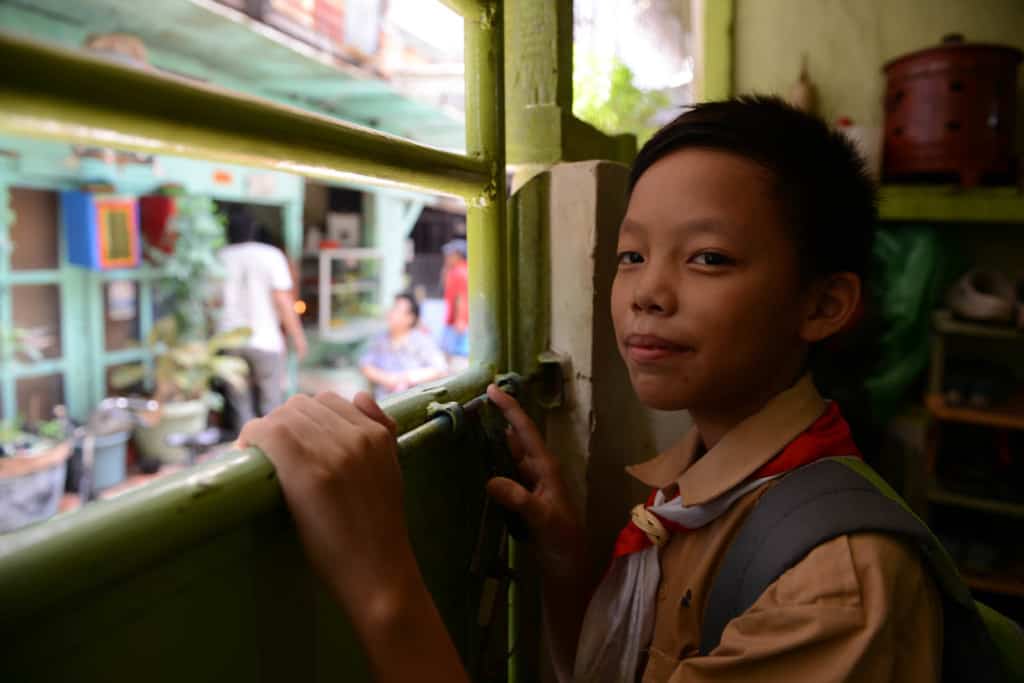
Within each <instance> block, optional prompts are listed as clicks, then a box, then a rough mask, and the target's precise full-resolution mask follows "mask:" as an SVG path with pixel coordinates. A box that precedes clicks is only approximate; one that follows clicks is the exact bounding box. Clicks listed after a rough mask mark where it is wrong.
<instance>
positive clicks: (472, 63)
mask: <svg viewBox="0 0 1024 683" xmlns="http://www.w3.org/2000/svg"><path fill="white" fill-rule="evenodd" d="M501 17H502V12H501V7H500V3H495V5H493V6H492V8H491V10H490V11H488V12H485V13H483V14H480V15H479V16H478V17H476V18H468V17H467V18H466V20H465V22H464V25H465V55H466V57H465V58H466V152H467V154H469V155H470V156H471V157H474V158H478V159H481V160H486V161H487V162H488V163H489V164H490V165H491V181H490V185H489V186H488V188H487V191H486V200H485V201H482V202H469V203H468V204H467V207H466V225H467V235H468V238H469V239H468V242H469V292H470V302H469V303H470V313H471V315H470V321H469V325H470V340H471V344H470V359H471V361H472V362H474V363H481V364H488V365H492V366H493V368H494V371H495V372H500V371H502V370H503V369H504V368H507V367H508V355H507V353H508V350H507V344H506V339H505V332H506V330H507V329H508V323H507V319H506V306H507V302H506V301H505V297H504V292H505V286H506V283H505V273H506V263H505V258H506V250H505V246H506V245H505V240H506V234H505V227H506V224H505V195H506V190H505V110H504V102H505V78H504V74H505V69H504V57H503V52H504V40H503V33H502V22H501Z"/></svg>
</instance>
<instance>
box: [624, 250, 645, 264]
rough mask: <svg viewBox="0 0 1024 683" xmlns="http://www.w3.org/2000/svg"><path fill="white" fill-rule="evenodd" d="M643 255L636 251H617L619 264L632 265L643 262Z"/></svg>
mask: <svg viewBox="0 0 1024 683" xmlns="http://www.w3.org/2000/svg"><path fill="white" fill-rule="evenodd" d="M643 262H644V257H643V256H641V255H640V253H639V252H636V251H620V252H619V265H620V266H634V265H636V264H638V263H643Z"/></svg>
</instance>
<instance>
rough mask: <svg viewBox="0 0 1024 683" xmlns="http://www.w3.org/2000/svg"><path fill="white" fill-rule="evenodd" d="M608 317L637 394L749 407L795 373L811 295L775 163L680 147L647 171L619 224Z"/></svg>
mask: <svg viewBox="0 0 1024 683" xmlns="http://www.w3.org/2000/svg"><path fill="white" fill-rule="evenodd" d="M618 254H619V255H618V259H619V262H618V270H617V274H616V276H615V282H614V285H613V287H612V302H611V305H612V318H613V320H614V323H615V334H616V337H617V340H618V344H619V352H620V353H621V354H622V357H623V358H624V359H625V361H626V365H627V367H628V368H629V374H630V379H631V381H632V383H633V387H634V389H635V390H636V392H637V394H638V395H639V397H640V400H641V401H642V402H643V403H644V404H645V405H647V406H649V407H652V408H657V409H660V410H681V409H689V410H694V411H696V410H726V411H728V410H742V409H743V408H744V407H745V404H748V403H749V405H750V407H751V408H752V409H756V407H757V406H759V405H762V404H763V402H764V401H767V400H768V399H769V398H771V396H773V395H774V394H775V393H778V392H779V391H782V390H783V389H786V388H788V386H789V385H790V384H791V383H792V382H793V381H794V380H795V379H796V378H797V376H798V375H799V373H800V369H801V367H802V364H803V361H804V356H805V354H806V349H807V343H806V341H805V340H804V338H803V337H802V335H801V330H802V327H803V324H804V320H805V318H806V316H807V307H808V303H809V302H808V298H809V294H808V292H807V291H805V290H806V289H807V288H806V287H803V286H802V284H801V283H802V280H801V277H800V270H799V262H798V254H797V247H796V243H795V241H794V240H793V238H792V237H791V236H790V230H789V229H788V227H787V225H786V224H785V222H784V220H783V218H782V215H781V212H780V210H779V206H778V204H777V200H776V199H775V196H774V194H773V188H772V179H771V176H770V175H769V173H768V171H766V170H765V169H763V168H762V167H761V166H759V165H757V164H755V163H754V162H752V161H749V160H746V159H744V158H742V157H739V156H736V155H732V154H729V153H726V152H721V151H715V150H710V149H698V148H695V149H683V150H680V151H677V152H673V153H671V154H669V155H667V156H666V157H664V158H662V159H660V160H658V161H657V162H656V163H655V164H653V165H652V166H651V167H650V168H649V169H648V170H647V171H646V172H645V173H644V174H643V175H642V176H641V177H640V179H639V181H638V182H637V184H636V187H635V188H634V190H633V194H632V196H631V198H630V201H629V207H628V209H627V211H626V217H625V219H624V221H623V224H622V227H621V229H620V233H619V245H618Z"/></svg>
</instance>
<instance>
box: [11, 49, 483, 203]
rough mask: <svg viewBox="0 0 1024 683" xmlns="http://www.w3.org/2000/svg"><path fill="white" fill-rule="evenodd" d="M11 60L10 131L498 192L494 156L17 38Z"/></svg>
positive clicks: (474, 193) (442, 188) (329, 175)
mask: <svg viewBox="0 0 1024 683" xmlns="http://www.w3.org/2000/svg"><path fill="white" fill-rule="evenodd" d="M0 63H3V64H17V65H18V68H17V69H4V70H2V71H0V101H2V102H3V103H4V104H3V107H2V109H0V131H4V132H8V133H12V134H15V135H28V136H33V137H43V138H50V139H58V140H65V141H68V142H74V143H78V144H91V145H100V146H105V147H115V148H124V149H133V150H139V151H143V152H150V153H156V154H171V155H176V156H184V157H191V158H199V159H208V160H212V161H221V162H228V163H237V164H242V165H246V166H254V167H258V168H269V169H272V170H275V171H284V172H289V173H296V174H300V175H304V176H309V177H317V178H322V179H324V180H328V181H332V182H344V181H346V180H351V179H353V178H355V177H361V178H373V179H374V180H373V181H372V182H374V183H378V184H385V185H388V184H398V185H403V186H407V187H414V188H419V189H423V190H428V191H437V192H441V193H444V194H451V195H456V196H461V197H465V198H467V199H468V200H470V201H474V202H483V203H489V202H490V201H491V199H492V197H491V195H490V193H491V192H492V191H493V188H492V187H489V185H490V183H491V181H492V179H493V167H492V162H493V159H489V158H486V157H481V156H475V157H467V156H462V155H458V154H452V153H450V152H444V151H441V150H438V149H435V148H432V147H427V146H424V145H420V144H417V143H414V142H410V141H408V140H403V139H399V138H394V137H391V136H388V135H384V134H381V133H378V132H376V131H372V130H369V129H366V128H362V127H360V126H355V125H351V124H346V123H342V122H340V121H337V120H332V119H330V118H327V117H325V116H319V115H317V114H311V113H308V112H305V111H302V110H299V109H295V108H291V107H286V106H282V105H276V104H272V103H270V102H267V101H265V100H261V99H259V98H255V97H250V96H246V95H241V94H237V93H232V92H228V91H226V90H223V89H221V88H217V87H213V86H209V85H201V84H197V83H195V82H192V81H189V80H186V79H181V78H177V77H173V76H168V75H163V74H160V73H157V72H155V71H152V70H149V69H143V68H136V67H130V66H125V65H122V64H119V63H115V62H112V61H109V60H106V59H102V58H98V57H95V56H91V55H86V54H82V53H79V52H77V51H72V50H66V49H61V48H55V47H51V46H48V45H44V44H41V43H37V42H34V41H29V40H24V39H21V38H15V37H12V36H10V35H8V34H0ZM485 189H487V192H485Z"/></svg>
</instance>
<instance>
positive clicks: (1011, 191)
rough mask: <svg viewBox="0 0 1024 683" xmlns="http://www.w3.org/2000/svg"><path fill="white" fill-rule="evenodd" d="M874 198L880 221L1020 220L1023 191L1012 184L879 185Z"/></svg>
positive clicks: (1022, 219) (1023, 210)
mask: <svg viewBox="0 0 1024 683" xmlns="http://www.w3.org/2000/svg"><path fill="white" fill-rule="evenodd" d="M878 198H879V202H878V214H879V217H880V218H881V219H882V220H884V221H942V222H959V223H1024V193H1022V192H1021V191H1020V190H1019V189H1018V188H1016V187H976V188H972V189H970V190H965V189H963V188H960V187H957V186H953V185H883V186H882V187H881V188H880V189H879V193H878Z"/></svg>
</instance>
